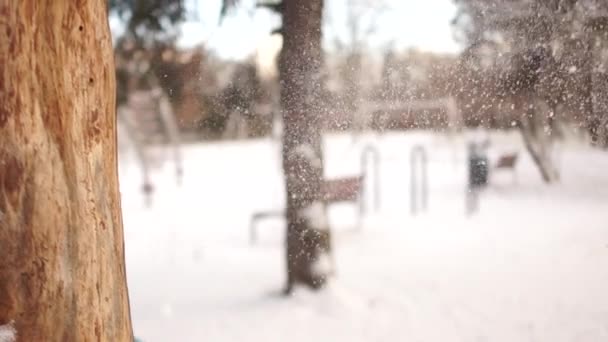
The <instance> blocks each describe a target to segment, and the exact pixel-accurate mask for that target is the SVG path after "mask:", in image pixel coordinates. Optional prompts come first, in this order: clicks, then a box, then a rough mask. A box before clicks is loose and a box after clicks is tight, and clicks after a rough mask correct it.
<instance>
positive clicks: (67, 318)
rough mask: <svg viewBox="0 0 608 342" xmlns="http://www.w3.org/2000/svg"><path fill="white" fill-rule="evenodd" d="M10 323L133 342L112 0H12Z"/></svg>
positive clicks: (8, 49) (6, 161)
mask: <svg viewBox="0 0 608 342" xmlns="http://www.w3.org/2000/svg"><path fill="white" fill-rule="evenodd" d="M0 35H2V38H1V39H0V324H6V323H9V322H11V321H12V322H14V323H13V324H14V327H15V329H16V331H17V336H18V337H17V339H18V340H19V341H93V340H94V341H131V340H132V339H133V337H132V332H131V320H130V314H129V301H128V295H127V286H126V278H125V263H124V245H123V229H122V218H121V213H120V198H119V192H118V175H117V167H116V166H117V165H116V125H115V122H116V117H115V96H116V93H115V79H114V77H115V75H114V65H113V57H112V46H111V41H110V35H109V28H108V22H107V17H106V1H104V0H91V1H82V0H80V1H78V0H75V1H39V0H19V1H15V0H0Z"/></svg>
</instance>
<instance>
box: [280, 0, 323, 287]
mask: <svg viewBox="0 0 608 342" xmlns="http://www.w3.org/2000/svg"><path fill="white" fill-rule="evenodd" d="M322 14H323V0H309V1H283V5H282V16H283V31H282V33H283V49H282V51H281V55H280V60H279V71H280V82H281V107H282V111H283V171H284V174H285V185H286V189H287V197H286V198H287V234H286V235H287V237H286V239H287V241H286V243H287V251H286V252H287V287H286V292H288V293H289V292H290V291H291V289H292V287H293V285H295V284H297V283H300V284H304V285H307V286H309V287H312V288H315V289H316V288H320V287H322V286H323V284H325V282H326V280H327V277H328V275H329V274H330V273H331V266H332V265H331V261H330V260H331V257H330V254H329V253H330V240H331V239H330V231H329V226H328V221H327V208H326V205H325V203H323V201H322V197H321V193H320V191H321V181H322V178H323V156H322V153H321V132H320V123H321V121H322V120H321V119H322V117H321V116H322V115H321V113H322V108H320V106H319V103H320V101H319V99H320V94H319V93H320V89H321V84H320V83H321V82H320V81H321V80H320V67H321V20H322Z"/></svg>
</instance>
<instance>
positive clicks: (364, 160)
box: [249, 145, 380, 244]
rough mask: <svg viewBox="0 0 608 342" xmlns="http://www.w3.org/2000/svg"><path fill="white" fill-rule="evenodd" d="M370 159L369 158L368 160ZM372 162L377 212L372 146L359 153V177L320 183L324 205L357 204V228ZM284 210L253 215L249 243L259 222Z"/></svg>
mask: <svg viewBox="0 0 608 342" xmlns="http://www.w3.org/2000/svg"><path fill="white" fill-rule="evenodd" d="M370 157H371V158H370ZM370 161H371V162H373V170H374V171H373V173H374V175H373V177H374V178H373V187H374V189H373V194H374V196H373V208H374V210H378V209H379V207H380V182H379V174H378V171H379V163H380V153H379V151H378V149H377V148H375V147H374V146H371V145H368V146H366V147H365V148H364V149H363V150H362V152H361V176H355V177H345V178H337V179H329V180H324V181H323V182H322V183H321V198H322V200H323V202H325V203H326V204H328V205H329V204H333V203H340V202H355V203H356V202H359V213H358V215H359V217H358V223H357V226H358V227H361V219H362V217H363V214H364V213H366V212H367V208H366V206H365V200H364V197H363V196H364V194H366V193H367V192H366V191H365V190H364V184H365V180H366V179H368V175H367V171H368V169H369V167H368V166H369V163H370ZM284 216H285V210H280V211H264V212H259V213H255V214H253V216H252V217H251V219H250V221H249V242H250V243H251V244H254V243H255V242H256V241H257V230H256V228H257V225H256V223H257V222H258V221H260V220H263V219H266V218H269V217H284Z"/></svg>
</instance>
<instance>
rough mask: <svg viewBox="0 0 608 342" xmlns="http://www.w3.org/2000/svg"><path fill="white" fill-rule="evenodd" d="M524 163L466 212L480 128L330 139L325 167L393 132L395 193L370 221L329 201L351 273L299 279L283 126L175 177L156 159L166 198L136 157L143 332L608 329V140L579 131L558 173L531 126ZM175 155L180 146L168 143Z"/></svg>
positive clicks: (197, 157)
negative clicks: (285, 213) (291, 256)
mask: <svg viewBox="0 0 608 342" xmlns="http://www.w3.org/2000/svg"><path fill="white" fill-rule="evenodd" d="M490 137H491V140H492V144H491V147H490V150H489V152H490V154H491V161H492V162H494V161H495V160H496V159H495V158H496V154H497V153H498V152H497V151H500V150H518V151H520V155H521V156H522V158H521V160H520V162H519V164H518V166H517V177H512V176H511V175H510V174H509V172H504V171H503V172H500V173H496V174H494V175H493V176H492V179H491V186H490V187H489V188H488V189H486V190H485V191H484V192H483V193H482V195H481V196H482V197H481V200H480V212H479V213H478V214H476V215H473V216H472V217H466V216H465V206H464V196H465V184H466V169H465V167H464V165H465V164H466V161H465V159H464V158H465V151H466V141H465V139H464V138H463V137H462V136H457V137H451V138H450V137H448V136H443V135H431V134H428V133H418V132H414V133H392V134H387V135H383V136H374V135H368V136H363V137H359V138H358V139H357V140H354V139H353V137H351V136H349V135H332V136H328V137H326V139H325V143H324V149H325V150H324V155H325V158H326V160H325V166H326V176H328V177H336V176H352V175H357V174H359V173H360V155H359V151H360V149H361V147H363V146H365V145H366V144H368V143H373V144H375V145H376V146H379V147H380V152H381V153H380V154H381V161H382V163H381V165H380V176H381V177H380V183H381V201H380V202H381V208H380V210H379V212H377V213H374V214H373V215H371V216H367V217H366V218H365V219H364V222H363V227H362V228H361V229H360V230H357V229H356V226H357V225H356V221H357V217H356V210H357V206H356V205H353V204H349V203H346V204H337V205H332V206H331V207H330V208H329V219H330V223H331V224H332V229H333V248H334V251H335V255H334V256H333V257H334V259H335V264H336V276H335V278H332V281H333V282H332V283H331V285H330V286H329V287H328V288H327V289H325V290H323V291H322V292H321V293H313V292H311V291H309V290H305V289H298V291H296V292H295V294H294V295H293V296H292V297H290V298H283V297H282V296H280V295H279V292H280V290H281V288H282V287H283V285H284V280H285V279H284V273H285V266H284V258H285V255H284V251H283V241H284V240H283V237H284V235H283V229H284V222H283V220H282V219H281V218H277V219H276V220H267V221H263V222H260V223H259V225H258V230H259V243H258V244H257V245H254V246H250V245H249V243H248V241H249V238H248V225H249V218H250V215H251V214H252V213H253V212H256V211H261V210H268V209H281V208H283V207H284V194H283V180H282V173H281V170H280V165H281V162H280V159H279V158H280V155H279V153H277V150H278V147H277V145H276V143H275V142H271V141H270V140H256V141H250V142H239V143H221V144H220V143H217V144H207V145H195V146H188V147H186V148H185V150H184V179H183V186H182V187H181V188H176V187H175V185H174V184H175V182H174V174H173V165H171V164H170V162H169V163H168V164H167V165H164V166H163V167H162V168H161V169H158V170H155V172H154V173H153V174H152V180H153V181H154V182H155V187H156V192H155V197H154V201H153V208H152V209H151V210H147V209H145V207H144V205H143V202H144V201H143V198H142V197H141V194H140V193H139V189H140V185H141V182H140V179H139V176H140V173H139V171H138V170H137V168H136V167H134V166H132V165H131V166H130V167H126V166H128V165H127V164H124V163H127V162H126V161H124V160H125V159H123V165H121V174H120V175H121V190H122V196H123V201H122V204H123V210H124V224H125V238H126V258H127V273H128V283H129V284H128V285H129V291H130V299H131V310H132V317H133V323H134V330H135V335H136V336H137V337H139V338H141V339H142V340H143V341H145V342H153V341H178V340H179V341H219V342H222V341H251V342H258V341H259V342H272V341H276V342H282V341H289V342H298V341H307V342H309V341H349V342H357V341H430V342H431V341H445V342H451V341H473V342H482V341H492V342H494V341H505V342H513V341H552V342H560V341H564V342H565V341H568V342H570V341H585V342H588V341H591V342H595V341H598V342H601V341H608V291H607V290H606V289H607V288H608V224H607V222H608V153H606V152H603V151H599V150H593V149H591V148H589V147H586V146H585V145H583V144H579V143H575V142H571V143H568V144H564V145H563V146H562V147H561V150H560V167H561V174H562V180H561V183H560V184H557V185H554V186H550V187H549V186H545V185H543V184H542V182H541V180H540V177H539V175H538V172H537V171H536V170H535V169H534V167H533V165H532V163H531V161H530V159H529V158H528V156H527V155H526V154H525V153H524V148H523V147H522V145H521V142H520V137H519V136H518V135H517V134H497V133H493V134H491V135H490ZM416 144H423V145H424V146H425V147H426V148H427V149H428V156H429V191H430V193H429V209H428V211H427V212H426V213H422V214H419V215H417V216H416V217H411V216H410V215H409V198H410V197H409V195H410V194H409V181H410V179H409V159H410V149H411V147H412V146H413V145H416ZM169 160H170V159H169Z"/></svg>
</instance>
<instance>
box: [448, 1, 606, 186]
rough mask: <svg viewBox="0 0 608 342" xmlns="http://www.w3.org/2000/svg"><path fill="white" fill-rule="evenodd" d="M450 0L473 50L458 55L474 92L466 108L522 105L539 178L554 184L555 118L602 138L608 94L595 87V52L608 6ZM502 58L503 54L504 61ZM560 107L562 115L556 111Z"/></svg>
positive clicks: (524, 128)
mask: <svg viewBox="0 0 608 342" xmlns="http://www.w3.org/2000/svg"><path fill="white" fill-rule="evenodd" d="M455 2H456V3H457V5H458V6H459V13H458V15H457V17H456V19H455V24H456V27H457V28H458V32H459V34H460V37H461V39H462V40H464V41H465V42H467V43H468V44H469V45H470V47H471V48H470V49H468V51H469V53H468V54H465V55H463V58H465V59H467V61H465V62H464V63H463V64H462V66H464V67H465V69H467V70H468V71H466V70H465V71H464V72H463V76H464V77H465V80H464V81H463V82H464V83H468V87H466V86H465V87H461V89H465V92H466V91H472V92H473V93H475V94H477V95H478V96H470V97H469V100H468V102H467V103H465V106H469V107H476V108H481V109H484V111H487V110H488V108H491V107H494V108H498V109H499V110H501V111H502V110H504V108H502V107H501V105H502V104H503V102H505V101H506V102H510V103H512V104H514V105H515V108H516V109H517V110H519V117H516V119H515V120H516V123H517V126H518V127H520V128H521V131H522V136H523V138H524V142H525V143H526V147H527V148H528V151H529V152H530V154H531V156H532V158H533V159H534V160H535V161H536V164H537V166H538V167H539V170H540V172H541V175H542V176H543V179H544V180H545V181H547V182H552V181H555V180H556V179H557V177H558V174H557V171H556V169H555V167H554V166H553V165H552V164H553V163H552V162H551V160H550V159H551V158H550V157H549V156H550V155H551V148H550V141H551V139H552V135H553V134H554V133H556V130H555V129H556V128H557V127H558V126H556V123H557V120H558V119H570V120H574V121H576V122H579V123H581V124H583V125H585V127H586V128H587V130H588V131H589V133H590V135H591V137H592V140H593V142H594V143H597V142H598V141H599V140H601V139H600V136H601V134H600V133H599V132H600V131H601V130H602V129H603V130H604V133H602V134H603V135H605V134H606V133H605V126H606V125H605V124H606V120H607V119H608V113H606V112H605V111H604V112H601V108H602V105H601V104H602V103H605V102H606V96H605V89H604V91H603V92H602V89H601V88H600V87H598V86H599V85H600V82H598V80H601V79H602V77H598V71H599V70H600V69H601V68H599V67H598V66H599V64H601V63H598V62H600V61H599V60H598V59H597V56H598V49H601V43H600V40H602V38H601V37H602V36H603V40H604V41H605V36H606V26H605V23H606V18H607V16H606V14H607V11H608V3H606V2H605V1H599V0H534V1H524V0H513V1H509V2H504V1H498V0H455ZM598 33H599V34H598ZM488 43H489V44H488ZM484 46H485V47H490V49H493V50H494V53H493V54H490V59H493V61H491V62H490V63H488V58H484V57H483V56H482V55H480V54H479V52H483V51H484V49H482V48H481V47H484ZM604 50H605V49H604ZM485 51H486V52H487V51H488V50H487V49H486V50H485ZM475 54H477V56H476V57H474V55H475ZM505 56H508V58H507V59H506V61H505ZM486 57H487V55H486ZM461 71H462V70H461ZM466 78H469V79H466ZM461 95H463V94H461ZM462 98H463V97H462V96H461V99H462ZM480 103H481V104H482V105H481V106H479V104H480ZM604 107H605V106H604ZM501 108H502V109H501ZM559 112H562V115H561V116H560V115H557V114H558V113H559ZM480 113H483V111H481V112H480ZM566 113H569V115H566ZM604 140H606V139H605V138H604Z"/></svg>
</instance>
